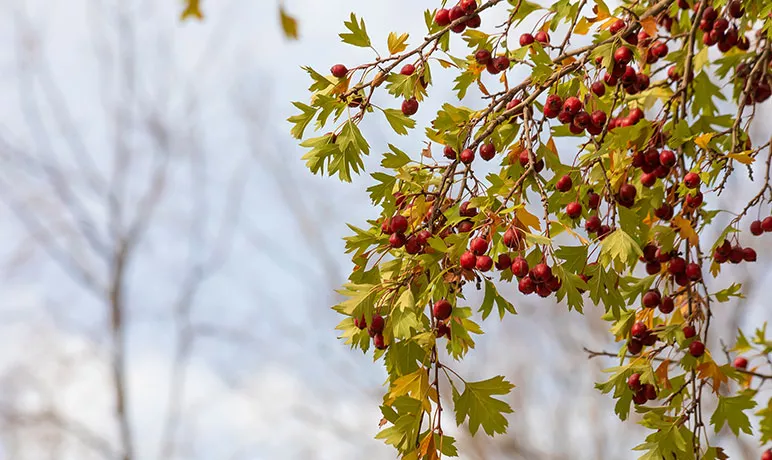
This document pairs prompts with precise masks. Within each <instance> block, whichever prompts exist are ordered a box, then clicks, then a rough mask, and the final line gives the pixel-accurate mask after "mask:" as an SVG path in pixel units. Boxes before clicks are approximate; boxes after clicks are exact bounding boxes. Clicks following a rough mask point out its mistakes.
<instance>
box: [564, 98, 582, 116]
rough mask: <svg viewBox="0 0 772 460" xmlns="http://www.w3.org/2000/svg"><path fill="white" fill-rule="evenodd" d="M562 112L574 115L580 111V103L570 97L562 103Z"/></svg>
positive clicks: (577, 99)
mask: <svg viewBox="0 0 772 460" xmlns="http://www.w3.org/2000/svg"><path fill="white" fill-rule="evenodd" d="M563 110H564V111H566V112H568V113H570V114H571V115H576V114H577V113H579V111H580V110H582V101H580V100H579V98H578V97H574V96H571V97H569V98H567V99H566V100H565V102H563Z"/></svg>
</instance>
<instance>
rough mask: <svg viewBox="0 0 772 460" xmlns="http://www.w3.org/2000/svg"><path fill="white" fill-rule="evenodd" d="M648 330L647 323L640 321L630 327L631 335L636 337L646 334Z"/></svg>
mask: <svg viewBox="0 0 772 460" xmlns="http://www.w3.org/2000/svg"><path fill="white" fill-rule="evenodd" d="M648 330H649V328H647V327H646V324H644V323H642V322H641V321H638V322H637V323H635V324H633V327H632V328H631V329H630V335H631V336H632V337H634V338H636V339H640V338H643V337H644V336H645V335H646V332H648Z"/></svg>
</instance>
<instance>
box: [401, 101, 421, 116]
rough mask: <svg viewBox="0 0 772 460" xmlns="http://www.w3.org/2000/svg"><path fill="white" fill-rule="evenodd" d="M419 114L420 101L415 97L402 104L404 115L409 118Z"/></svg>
mask: <svg viewBox="0 0 772 460" xmlns="http://www.w3.org/2000/svg"><path fill="white" fill-rule="evenodd" d="M416 112H418V101H417V100H416V99H415V98H414V97H413V98H410V99H405V101H404V102H402V113H403V114H404V115H407V116H408V117H409V116H411V115H415V113H416Z"/></svg>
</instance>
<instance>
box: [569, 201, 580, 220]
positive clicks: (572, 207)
mask: <svg viewBox="0 0 772 460" xmlns="http://www.w3.org/2000/svg"><path fill="white" fill-rule="evenodd" d="M566 215H567V216H568V217H570V218H572V219H576V218H577V217H579V216H581V215H582V205H581V204H579V203H577V202H576V201H573V202H571V203H568V205H567V206H566Z"/></svg>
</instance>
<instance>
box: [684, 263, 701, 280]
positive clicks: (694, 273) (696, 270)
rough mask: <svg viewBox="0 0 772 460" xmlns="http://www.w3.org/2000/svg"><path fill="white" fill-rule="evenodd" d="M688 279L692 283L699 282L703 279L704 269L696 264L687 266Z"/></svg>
mask: <svg viewBox="0 0 772 460" xmlns="http://www.w3.org/2000/svg"><path fill="white" fill-rule="evenodd" d="M686 277H687V278H689V279H690V280H692V281H699V280H701V279H702V269H701V268H700V266H699V265H698V264H696V263H694V262H692V263H690V264H687V265H686Z"/></svg>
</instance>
